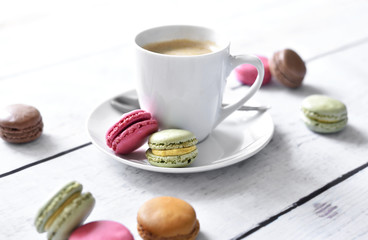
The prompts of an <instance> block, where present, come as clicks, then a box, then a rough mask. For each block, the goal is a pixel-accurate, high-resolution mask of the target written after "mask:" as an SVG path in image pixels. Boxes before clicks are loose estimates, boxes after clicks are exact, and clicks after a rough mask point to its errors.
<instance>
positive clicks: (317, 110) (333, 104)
mask: <svg viewBox="0 0 368 240" xmlns="http://www.w3.org/2000/svg"><path fill="white" fill-rule="evenodd" d="M301 111H302V120H303V121H304V123H305V125H306V126H307V127H308V128H309V129H311V130H312V131H314V132H318V133H334V132H339V131H341V130H342V129H344V128H345V126H346V124H347V122H348V112H347V108H346V106H345V104H344V103H342V102H341V101H339V100H337V99H334V98H331V97H328V96H325V95H311V96H309V97H307V98H305V99H304V100H303V102H302V106H301Z"/></svg>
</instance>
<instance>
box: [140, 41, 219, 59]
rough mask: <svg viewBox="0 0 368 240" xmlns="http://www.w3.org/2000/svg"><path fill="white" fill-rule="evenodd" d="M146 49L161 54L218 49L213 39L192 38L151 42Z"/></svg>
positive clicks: (204, 51)
mask: <svg viewBox="0 0 368 240" xmlns="http://www.w3.org/2000/svg"><path fill="white" fill-rule="evenodd" d="M143 48H144V49H146V50H148V51H151V52H155V53H161V54H167V55H177V56H191V55H202V54H207V53H211V52H213V51H215V50H216V49H218V47H217V45H216V43H214V42H211V41H195V40H190V39H174V40H170V41H163V42H155V43H149V44H147V45H145V46H143Z"/></svg>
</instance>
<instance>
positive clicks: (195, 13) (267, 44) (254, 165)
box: [0, 0, 368, 240]
mask: <svg viewBox="0 0 368 240" xmlns="http://www.w3.org/2000/svg"><path fill="white" fill-rule="evenodd" d="M164 5H167V6H166V7H163V6H164ZM194 5H195V6H196V8H194V9H193V6H194ZM143 6H144V7H143ZM209 6H210V10H208V9H207V8H209ZM177 8H183V10H180V11H178V10H177ZM169 10H170V11H169ZM367 11H368V3H367V2H366V1H363V0H360V1H347V0H340V1H332V0H330V1H318V0H312V1H301V0H300V1H290V0H283V1H271V0H268V1H241V0H232V1H216V2H213V1H212V2H210V1H192V0H189V1H185V4H184V2H179V1H169V0H167V1H139V2H138V1H137V2H129V4H128V3H125V2H122V1H113V0H111V1H98V0H95V1H92V2H91V1H83V0H79V1H63V2H59V3H58V2H54V3H50V2H49V1H42V0H38V1H32V2H27V1H22V0H19V1H9V2H6V3H5V2H4V1H3V2H1V3H0V105H7V104H10V103H16V102H22V103H28V104H31V105H34V106H36V107H37V108H38V109H39V110H40V111H41V114H42V116H43V118H44V123H45V131H44V134H43V136H42V137H41V138H40V139H39V140H37V141H35V142H32V143H29V144H26V145H12V144H7V143H5V142H3V141H0V176H1V174H4V173H7V172H9V171H12V170H14V169H17V168H19V167H22V166H24V165H27V164H30V163H33V162H37V161H39V160H41V159H45V158H48V157H50V156H53V155H55V154H59V153H61V152H63V151H67V150H69V149H72V148H75V147H77V146H80V145H82V144H85V143H88V142H89V141H90V140H89V139H88V136H87V134H86V130H85V123H86V120H87V118H88V115H89V113H90V112H91V111H92V110H93V109H94V108H95V107H96V106H97V105H98V104H99V103H101V102H102V101H104V100H106V99H107V98H110V97H111V96H114V95H116V94H119V93H121V92H123V91H125V90H129V89H131V88H133V87H134V59H133V49H132V41H133V38H134V34H135V33H136V32H138V31H140V30H141V29H144V28H147V27H150V26H156V25H162V24H176V23H184V24H198V25H205V26H209V27H215V28H217V29H218V30H220V31H221V32H223V33H225V34H227V35H228V36H229V38H230V39H232V52H233V53H242V52H245V53H255V54H262V55H266V56H268V57H270V56H271V55H272V53H273V52H274V51H277V50H279V49H282V48H285V47H290V48H293V49H295V50H296V51H297V52H298V53H300V55H301V56H302V57H303V58H304V59H305V60H307V69H308V72H307V76H306V78H305V81H304V85H303V87H302V88H300V89H297V90H290V89H286V88H284V87H283V86H281V85H279V84H277V83H276V82H273V83H272V84H270V85H268V86H265V87H263V88H262V89H261V91H260V92H259V94H257V96H256V97H255V99H256V100H257V101H258V102H260V103H264V104H271V105H272V109H271V110H270V114H271V116H272V118H273V120H274V122H275V128H276V130H275V135H274V138H273V140H272V141H271V142H270V144H269V145H268V146H267V147H266V148H265V149H263V150H262V151H261V152H259V153H258V154H257V155H255V156H254V157H252V158H250V159H248V160H246V161H244V162H242V163H240V164H236V165H234V166H231V167H228V168H224V169H220V170H216V171H211V172H207V173H200V174H188V175H170V174H158V173H151V172H146V171H142V170H138V169H134V168H131V167H126V166H124V165H122V164H121V163H118V162H116V161H114V160H112V159H109V158H108V157H106V156H105V155H104V154H103V153H101V152H99V150H98V149H97V148H95V147H94V146H92V145H89V146H87V147H84V148H81V149H79V150H76V151H73V152H70V153H67V154H65V155H63V156H60V157H58V158H55V159H53V160H50V161H48V162H45V163H42V164H39V165H36V166H33V167H31V168H27V169H25V170H22V171H20V172H17V173H14V174H11V175H8V176H6V177H2V178H0V193H1V195H0V216H2V217H1V218H0V226H2V227H1V228H0V239H44V238H45V236H42V235H39V234H37V232H36V231H35V229H34V227H33V226H32V221H33V217H34V214H35V212H36V211H37V208H38V206H39V205H40V204H42V202H43V201H44V199H45V198H46V197H47V196H48V195H49V194H50V192H52V191H53V190H55V189H56V188H57V187H58V186H60V185H62V184H64V183H66V182H68V181H71V180H78V181H80V182H81V183H82V184H83V185H84V186H85V189H86V191H91V192H92V193H93V194H94V195H95V197H96V198H97V205H96V207H95V209H94V211H93V213H92V215H91V216H90V218H88V220H87V221H92V220H98V219H110V220H116V221H119V222H122V223H123V224H125V225H126V226H127V227H129V229H130V230H131V231H132V233H133V234H134V236H135V238H136V239H140V238H139V236H138V234H137V231H136V229H135V225H136V220H135V218H136V211H137V209H138V207H139V206H140V204H142V203H143V202H144V201H146V200H148V199H149V198H151V197H153V196H158V195H173V196H177V197H181V198H183V199H186V200H187V201H189V202H190V203H191V204H192V205H193V206H194V207H195V209H196V211H197V214H198V217H199V220H200V222H201V234H200V236H199V237H198V239H200V240H201V239H202V240H204V239H211V240H212V239H214V240H217V239H230V238H233V237H235V236H239V234H240V235H241V234H242V233H244V232H246V231H248V230H250V229H252V228H254V227H256V226H257V225H258V224H259V223H260V222H263V221H265V220H267V219H268V218H270V217H272V216H274V215H277V214H279V213H280V212H282V211H283V210H285V209H287V208H289V207H290V206H292V205H293V204H294V203H295V202H297V201H298V200H299V199H302V198H304V197H305V196H308V195H309V194H310V193H312V192H314V191H316V189H319V188H321V187H322V186H325V185H326V184H327V183H329V182H331V181H333V180H335V179H337V178H338V177H340V176H342V175H343V174H345V173H347V172H349V171H351V170H353V169H355V168H357V167H359V166H361V165H363V164H365V163H366V162H367V154H368V150H367V149H368V125H367V118H368V111H367V106H368V96H367V92H368V85H367V84H366V81H367V76H368V69H367V67H366V66H367V64H368V59H367V53H368V28H366V27H365V24H364V23H366V22H368V17H367V14H366V12H367ZM204 12H205V13H204ZM189 16H190V17H189ZM257 16H259V18H258V19H257V20H255V18H256V17H257ZM229 84H230V85H232V86H237V85H238V83H237V82H236V81H235V80H234V79H229ZM245 90H246V89H244V88H237V89H236V90H234V92H232V93H230V94H229V93H228V94H227V96H226V97H227V98H230V99H231V98H233V97H237V96H239V95H240V94H241V93H242V91H245ZM314 93H321V94H326V95H330V96H332V97H336V98H338V99H341V100H342V101H344V102H345V103H346V105H347V107H348V111H349V125H348V126H347V128H346V129H345V130H344V131H343V132H341V133H338V134H332V135H319V134H315V133H312V132H310V131H309V130H308V129H307V128H306V127H305V126H304V125H303V123H302V122H301V121H300V120H299V107H300V102H301V101H302V99H303V98H304V97H306V96H308V95H310V94H314ZM366 175H367V171H366V170H365V171H362V172H361V173H359V174H357V175H356V176H355V175H354V176H352V177H351V178H349V179H348V180H346V182H345V181H343V182H341V183H340V184H338V185H337V186H336V187H334V188H333V189H330V190H327V191H326V192H324V193H322V194H321V195H319V196H316V197H314V198H313V199H312V200H310V201H309V202H307V203H305V204H303V205H302V206H300V207H298V208H296V209H294V210H292V211H290V212H288V213H286V214H284V215H282V216H281V217H280V221H275V222H272V223H270V224H269V225H267V226H265V227H264V228H261V229H260V230H258V231H256V232H255V233H253V234H251V235H249V236H248V237H247V238H252V237H253V239H269V236H275V237H276V236H278V235H279V236H280V237H285V238H286V239H295V238H293V237H294V236H302V237H303V236H305V238H304V239H323V238H324V237H329V236H330V237H331V239H332V237H334V238H333V239H339V236H340V235H336V234H337V233H336V234H335V233H334V231H338V229H339V228H340V226H341V224H345V223H351V224H345V226H344V228H343V231H344V234H345V235H341V236H344V238H342V239H353V237H356V238H354V239H364V236H365V235H364V234H366V227H367V225H366V224H365V223H366V222H367V221H368V219H367V215H366V214H365V212H364V209H363V210H362V213H361V214H359V212H360V210H361V209H362V208H364V203H365V200H364V198H358V197H356V198H347V197H346V198H345V197H343V196H344V194H349V192H350V191H349V189H352V190H351V193H352V195H354V196H358V190H359V189H360V190H361V192H362V194H363V196H365V195H364V194H365V193H366V187H365V182H366ZM178 186H180V187H178ZM357 186H360V187H359V188H357ZM347 201H348V203H347ZM325 202H326V203H327V202H328V203H331V204H332V205H333V206H335V205H336V206H337V205H338V206H339V209H341V211H339V212H338V215H336V216H334V217H331V218H323V219H320V218H318V216H317V215H316V214H314V213H315V212H314V210H313V209H314V206H317V205H315V204H323V203H325ZM319 206H322V205H319ZM347 207H349V208H350V210H349V211H347V210H346V209H347ZM350 213H354V214H355V213H356V214H357V215H354V217H353V214H350ZM313 214H314V215H313ZM316 219H317V220H318V221H317V220H316ZM314 220H316V221H314ZM306 222H308V224H307V226H305V224H306ZM289 226H292V227H291V229H288V228H289ZM280 229H287V230H288V231H281V230H280ZM325 229H326V231H324V230H325ZM317 230H318V231H319V233H320V234H319V235H318V232H317V233H316V235H313V234H314V233H313V232H315V231H317ZM282 232H285V234H284V235H281V233H282ZM324 232H325V233H324ZM349 233H352V234H349ZM353 233H354V234H353ZM293 234H298V235H293ZM328 234H330V235H328ZM350 236H351V238H350ZM309 237H310V238H309Z"/></svg>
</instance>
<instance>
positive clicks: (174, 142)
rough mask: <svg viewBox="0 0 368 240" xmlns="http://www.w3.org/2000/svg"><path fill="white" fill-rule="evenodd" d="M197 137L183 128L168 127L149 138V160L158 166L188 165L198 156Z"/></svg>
mask: <svg viewBox="0 0 368 240" xmlns="http://www.w3.org/2000/svg"><path fill="white" fill-rule="evenodd" d="M197 143H198V140H197V138H196V137H195V136H194V134H193V133H191V132H190V131H187V130H183V129H166V130H162V131H159V132H155V133H153V134H152V135H151V136H150V137H149V139H148V146H149V149H148V150H147V151H146V157H147V159H148V162H149V163H150V164H152V165H154V166H158V167H172V168H175V167H186V166H188V165H190V164H191V163H193V161H194V159H195V158H196V157H197V154H198V150H197V147H196V144H197Z"/></svg>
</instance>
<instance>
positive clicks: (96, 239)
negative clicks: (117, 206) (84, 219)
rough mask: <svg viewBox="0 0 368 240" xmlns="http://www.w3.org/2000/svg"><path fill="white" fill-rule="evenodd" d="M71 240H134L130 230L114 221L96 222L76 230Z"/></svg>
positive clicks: (70, 237)
mask: <svg viewBox="0 0 368 240" xmlns="http://www.w3.org/2000/svg"><path fill="white" fill-rule="evenodd" d="M69 240H134V237H133V235H132V234H131V233H130V231H129V229H128V228H126V227H125V226H124V225H122V224H120V223H118V222H114V221H95V222H90V223H87V224H85V225H82V226H80V227H78V228H77V229H75V230H74V231H73V232H72V234H71V235H70V236H69Z"/></svg>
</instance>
